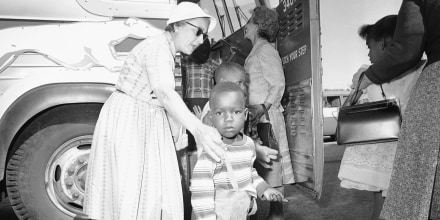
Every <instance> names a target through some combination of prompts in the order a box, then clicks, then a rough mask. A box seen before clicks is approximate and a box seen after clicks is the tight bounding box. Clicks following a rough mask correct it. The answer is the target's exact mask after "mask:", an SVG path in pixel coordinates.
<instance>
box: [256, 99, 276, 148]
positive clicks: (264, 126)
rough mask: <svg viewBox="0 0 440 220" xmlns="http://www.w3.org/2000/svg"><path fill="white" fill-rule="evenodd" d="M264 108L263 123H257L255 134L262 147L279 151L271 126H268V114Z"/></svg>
mask: <svg viewBox="0 0 440 220" xmlns="http://www.w3.org/2000/svg"><path fill="white" fill-rule="evenodd" d="M263 108H264V116H265V119H266V120H264V121H261V120H260V121H259V122H258V123H257V133H258V137H259V138H260V140H261V142H263V145H264V146H267V147H269V148H271V149H275V150H279V147H278V141H277V139H276V137H275V133H274V132H273V128H272V124H270V119H269V113H268V112H267V109H266V107H265V106H264V105H263Z"/></svg>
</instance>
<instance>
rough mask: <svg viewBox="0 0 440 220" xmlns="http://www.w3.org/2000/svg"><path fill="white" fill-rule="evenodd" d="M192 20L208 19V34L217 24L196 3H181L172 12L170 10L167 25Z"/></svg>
mask: <svg viewBox="0 0 440 220" xmlns="http://www.w3.org/2000/svg"><path fill="white" fill-rule="evenodd" d="M193 18H209V20H211V22H209V27H208V32H210V31H212V30H214V28H215V25H216V24H217V21H216V20H215V18H214V17H212V16H211V15H209V14H207V13H206V12H204V11H203V9H201V8H200V7H199V5H197V4H196V3H193V2H181V3H179V4H178V5H177V6H176V7H175V8H174V10H172V12H171V15H170V17H169V19H168V21H167V25H169V24H172V23H175V22H178V21H183V20H188V19H193Z"/></svg>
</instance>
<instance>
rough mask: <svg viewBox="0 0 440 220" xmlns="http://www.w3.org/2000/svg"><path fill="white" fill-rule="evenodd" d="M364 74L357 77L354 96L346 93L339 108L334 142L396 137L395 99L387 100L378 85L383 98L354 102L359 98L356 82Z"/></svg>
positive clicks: (399, 119) (397, 114)
mask: <svg viewBox="0 0 440 220" xmlns="http://www.w3.org/2000/svg"><path fill="white" fill-rule="evenodd" d="M364 75H365V74H364V73H362V74H361V75H360V77H359V81H358V85H357V88H356V91H355V92H354V93H353V95H354V97H350V96H349V97H348V98H347V100H346V103H344V105H343V106H342V107H341V108H340V110H339V114H338V122H337V127H336V141H337V143H338V144H339V145H352V144H360V143H381V142H388V141H396V140H397V139H398V136H399V132H400V124H401V123H402V115H401V112H400V107H399V102H398V100H397V99H387V98H386V96H385V92H384V91H383V88H382V85H380V88H381V90H382V96H383V97H384V99H385V100H381V101H375V102H368V103H364V104H359V105H355V104H356V102H357V101H358V99H359V97H360V95H359V94H358V93H359V85H360V82H362V78H363V76H364ZM349 100H351V101H349ZM347 104H348V105H347Z"/></svg>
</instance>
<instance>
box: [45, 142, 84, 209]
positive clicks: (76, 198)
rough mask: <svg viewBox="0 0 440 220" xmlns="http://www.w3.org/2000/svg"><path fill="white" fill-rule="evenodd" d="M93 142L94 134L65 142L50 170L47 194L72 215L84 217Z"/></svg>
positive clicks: (55, 154) (49, 167) (46, 176)
mask: <svg viewBox="0 0 440 220" xmlns="http://www.w3.org/2000/svg"><path fill="white" fill-rule="evenodd" d="M91 143H92V135H85V136H79V137H76V138H73V139H71V140H69V141H67V142H65V143H64V144H62V145H61V146H60V147H59V148H58V149H57V150H56V151H55V152H54V153H53V154H52V156H51V158H50V159H49V162H48V164H47V167H46V173H45V181H46V190H47V193H48V195H49V197H50V199H51V200H52V202H53V203H54V204H55V206H56V207H57V208H58V209H60V210H62V211H63V212H64V213H66V214H68V215H70V216H75V215H78V214H82V207H83V203H84V192H85V183H86V172H87V165H88V161H89V153H90V146H91Z"/></svg>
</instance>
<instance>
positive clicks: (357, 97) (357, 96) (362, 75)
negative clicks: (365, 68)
mask: <svg viewBox="0 0 440 220" xmlns="http://www.w3.org/2000/svg"><path fill="white" fill-rule="evenodd" d="M364 76H365V72H362V73H361V75H360V76H359V80H358V84H357V86H356V92H355V93H354V98H353V99H352V101H351V103H350V105H355V104H356V103H357V101H359V98H360V97H361V95H359V87H360V85H361V82H362V79H364ZM379 86H380V89H381V90H382V96H383V98H384V99H387V97H386V95H385V92H384V91H383V88H382V84H379Z"/></svg>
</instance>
